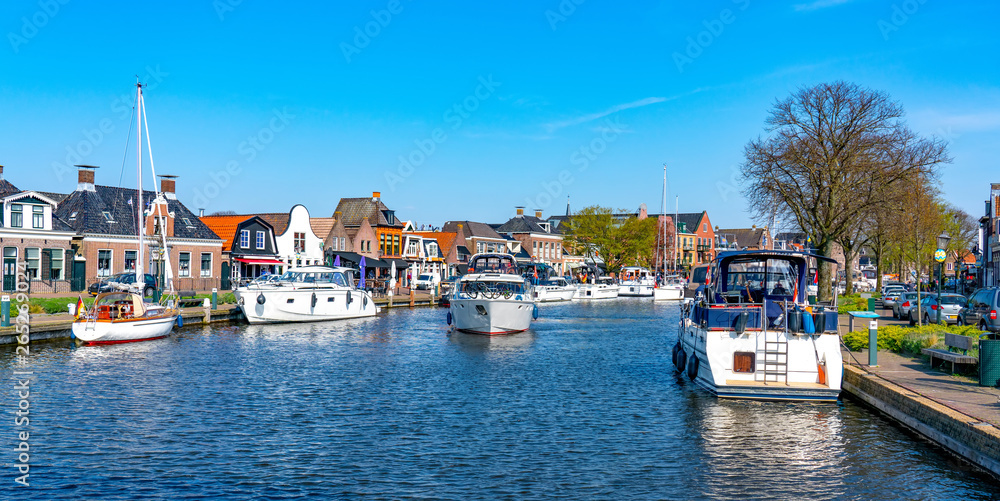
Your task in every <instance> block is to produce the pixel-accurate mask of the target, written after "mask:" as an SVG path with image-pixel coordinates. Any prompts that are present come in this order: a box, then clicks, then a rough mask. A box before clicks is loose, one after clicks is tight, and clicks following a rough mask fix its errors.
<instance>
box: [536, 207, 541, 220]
mask: <svg viewBox="0 0 1000 501" xmlns="http://www.w3.org/2000/svg"><path fill="white" fill-rule="evenodd" d="M535 217H537V218H538V219H541V218H542V209H535Z"/></svg>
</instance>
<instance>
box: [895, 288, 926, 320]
mask: <svg viewBox="0 0 1000 501" xmlns="http://www.w3.org/2000/svg"><path fill="white" fill-rule="evenodd" d="M924 295H925V296H926V294H924ZM916 307H917V293H916V292H904V293H902V294H900V295H899V298H898V299H897V300H896V302H895V303H893V305H892V316H893V318H898V319H900V320H902V319H904V318H910V308H916Z"/></svg>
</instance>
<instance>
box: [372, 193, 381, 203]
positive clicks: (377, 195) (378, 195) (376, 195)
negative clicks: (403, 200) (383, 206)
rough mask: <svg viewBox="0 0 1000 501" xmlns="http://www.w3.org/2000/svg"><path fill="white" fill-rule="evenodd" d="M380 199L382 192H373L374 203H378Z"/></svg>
mask: <svg viewBox="0 0 1000 501" xmlns="http://www.w3.org/2000/svg"><path fill="white" fill-rule="evenodd" d="M380 198H382V192H381V191H373V192H372V202H378V200H379V199H380Z"/></svg>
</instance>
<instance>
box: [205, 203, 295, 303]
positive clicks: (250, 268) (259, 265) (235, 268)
mask: <svg viewBox="0 0 1000 501" xmlns="http://www.w3.org/2000/svg"><path fill="white" fill-rule="evenodd" d="M201 220H202V221H203V222H204V224H205V225H207V226H208V227H209V228H211V229H212V230H213V231H214V232H216V233H217V234H218V235H219V236H220V237H222V239H223V245H224V248H223V252H222V253H221V257H220V261H221V262H222V265H221V270H220V276H221V277H222V280H221V287H222V288H223V289H231V288H235V287H239V286H240V285H242V284H245V283H247V282H249V281H250V280H253V279H255V278H257V277H259V276H261V275H265V274H272V273H278V272H279V271H280V270H281V269H282V268H283V267H285V266H287V263H286V262H284V261H282V260H280V259H278V244H277V241H276V240H275V236H274V227H273V226H271V224H270V223H268V222H267V221H266V220H264V219H263V218H262V217H260V216H255V215H250V216H248V215H236V216H202V218H201Z"/></svg>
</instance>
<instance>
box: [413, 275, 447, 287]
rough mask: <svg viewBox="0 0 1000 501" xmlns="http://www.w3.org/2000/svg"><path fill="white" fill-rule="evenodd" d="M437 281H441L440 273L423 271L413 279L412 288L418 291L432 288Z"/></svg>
mask: <svg viewBox="0 0 1000 501" xmlns="http://www.w3.org/2000/svg"><path fill="white" fill-rule="evenodd" d="M439 283H441V276H440V275H438V274H436V273H424V274H421V275H420V276H418V277H417V279H416V280H414V281H413V288H414V289H416V290H418V291H422V290H429V289H433V288H434V286H436V285H437V284H439Z"/></svg>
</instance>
